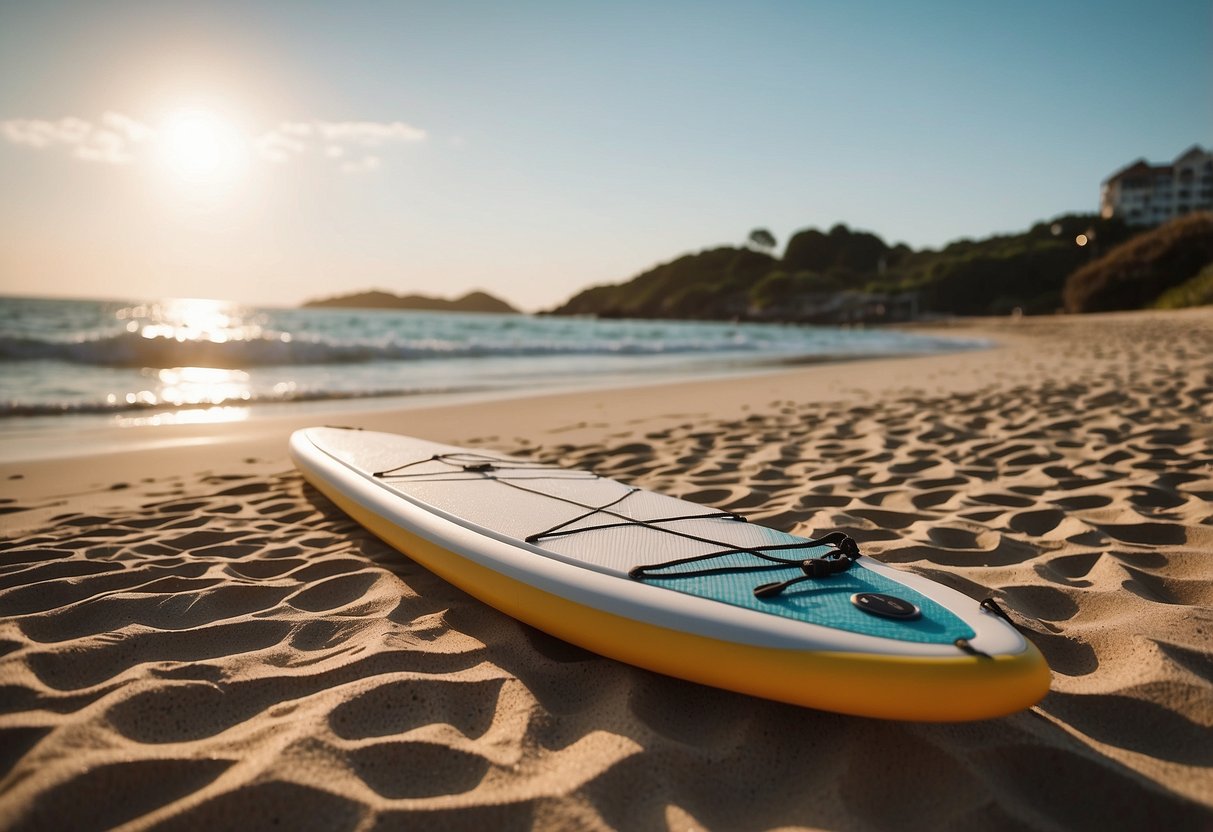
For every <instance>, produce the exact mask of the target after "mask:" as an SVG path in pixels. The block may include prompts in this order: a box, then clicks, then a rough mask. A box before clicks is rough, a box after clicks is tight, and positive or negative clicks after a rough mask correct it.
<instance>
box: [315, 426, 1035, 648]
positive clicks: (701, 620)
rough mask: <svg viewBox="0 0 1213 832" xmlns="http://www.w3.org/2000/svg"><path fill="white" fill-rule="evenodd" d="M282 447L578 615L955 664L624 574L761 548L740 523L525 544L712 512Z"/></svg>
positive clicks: (357, 449)
mask: <svg viewBox="0 0 1213 832" xmlns="http://www.w3.org/2000/svg"><path fill="white" fill-rule="evenodd" d="M291 451H292V455H293V456H294V458H295V460H296V463H297V464H298V465H299V466H300V468H301V469H302V470H304V472H305V473H306V474H308V476H309V478H311V479H313V481H317V480H318V481H319V482H322V483H324V484H325V486H326V487H329V488H333V489H336V490H337V491H338V492H339V493H340V494H342V495H343V496H344V497H346V498H347V499H352V500H355V501H356V502H358V503H359V504H360V505H362V506H363V507H364V508H366V509H368V510H370V511H372V512H373V513H375V514H376V515H378V516H380V517H383V518H385V519H387V520H388V521H389V522H391V523H393V524H396V525H399V526H402V527H404V528H406V529H408V530H409V531H411V532H412V533H414V534H419V535H421V536H423V537H425V538H427V539H429V540H431V541H433V542H434V543H436V544H438V545H439V546H441V547H442V548H444V549H447V550H448V551H452V552H454V553H456V554H458V555H461V556H463V557H466V558H469V559H471V560H473V561H475V562H477V563H479V564H481V565H484V566H487V567H489V568H491V569H493V570H495V571H498V572H500V573H502V574H504V575H506V576H508V577H511V578H514V579H516V580H520V581H523V582H525V583H528V584H531V585H534V586H537V587H539V588H540V589H543V590H545V591H547V592H551V593H553V594H556V595H560V596H562V597H566V598H569V599H570V600H573V601H575V602H577V603H580V604H583V605H587V606H592V607H595V608H598V609H604V610H607V611H609V612H612V613H615V614H617V615H623V616H628V617H632V618H636V619H638V620H641V621H644V622H647V623H651V624H656V625H658V626H662V627H667V628H670V629H677V630H682V631H685V632H692V633H696V634H699V635H704V636H707V637H711V638H717V639H723V640H728V641H733V642H736V643H740V644H753V645H758V646H765V647H780V648H789V649H802V650H816V651H823V650H824V651H846V652H862V653H878V654H884V655H889V656H946V657H955V656H957V655H958V651H957V648H955V647H954V646H952V645H949V644H943V645H940V644H923V643H913V642H903V641H897V640H892V639H885V638H880V637H876V636H869V635H863V634H859V633H852V632H847V631H843V630H837V629H833V628H829V627H823V626H817V625H813V624H809V623H806V622H803V621H796V620H792V619H788V618H783V617H780V616H776V615H771V614H767V613H762V612H758V611H755V610H750V609H744V608H741V607H736V606H732V605H729V604H725V603H722V602H719V601H714V600H711V599H706V598H700V597H696V596H692V595H688V594H685V593H681V592H676V591H672V590H669V589H666V588H663V587H659V586H652V585H648V584H644V583H640V582H637V581H633V580H631V579H629V578H628V577H627V572H628V570H629V569H631V568H633V567H635V566H638V565H642V564H652V563H658V562H664V561H667V560H673V559H676V558H683V557H689V556H692V555H696V554H706V553H708V552H711V551H717V550H719V549H720V544H721V543H723V544H727V545H730V546H735V547H745V546H749V547H754V546H761V545H769V544H770V542H771V534H772V532H771V531H770V530H766V529H764V528H763V527H761V526H756V525H754V524H749V523H739V522H736V521H733V520H728V519H721V518H711V517H704V518H703V519H692V520H681V521H678V522H677V523H676V524H671V525H670V527H671V528H677V529H679V530H681V531H687V532H690V533H692V534H695V535H697V536H702V537H704V538H707V539H709V540H710V541H712V542H711V543H701V542H697V541H693V540H688V539H686V538H684V537H679V536H676V535H670V534H663V533H661V532H658V531H654V530H653V529H650V528H646V527H643V526H636V525H624V526H620V527H617V528H609V529H599V530H595V531H593V532H587V533H581V534H570V535H557V536H549V537H544V538H542V539H541V540H539V541H536V543H535V544H532V543H527V542H526V538H527V537H528V536H531V535H534V534H537V533H540V532H544V531H546V530H550V529H554V528H556V527H557V526H559V527H561V529H562V530H572V529H576V528H585V527H593V526H599V525H602V524H604V523H609V522H615V521H617V520H618V518H614V517H610V516H606V515H603V514H600V513H589V512H588V510H587V509H586V508H584V506H594V507H597V506H605V505H607V504H611V503H615V505H613V506H612V508H611V509H610V510H611V511H612V512H615V513H617V514H619V515H622V516H625V517H629V518H633V519H636V520H652V519H657V518H668V517H679V516H684V515H712V514H719V513H720V511H719V509H715V508H711V507H708V506H702V505H698V504H695V503H690V502H687V501H684V500H680V499H677V498H674V497H669V496H665V495H661V494H656V493H653V492H650V491H638V490H634V489H633V488H632V487H631V486H628V485H625V484H623V483H620V482H617V481H615V480H611V479H607V478H602V477H597V476H595V475H594V474H593V473H591V472H586V471H576V470H570V469H560V468H551V467H547V466H544V467H542V468H539V467H538V466H537V465H536V463H534V462H531V461H529V460H526V459H522V458H511V457H508V456H505V455H502V454H498V453H495V452H491V451H484V450H476V449H468V448H457V447H453V446H448V445H440V444H437V443H432V442H427V441H425V440H421V439H415V438H412V437H407V436H399V435H395V434H383V433H375V432H370V431H359V430H349V429H342V428H309V429H307V430H303V431H299V432H297V433H296V434H295V435H294V436H293V437H292V440H291ZM480 462H491V463H492V464H493V465H494V468H495V470H493V471H492V472H491V476H490V475H488V474H487V473H486V472H477V471H469V470H465V469H464V468H463V466H464V465H469V466H475V465H477V464H479V463H480ZM384 472H390V473H387V474H386V475H384ZM376 474H380V476H375V475H376ZM502 480H506V481H502ZM532 490H534V491H539V492H542V493H540V494H536V493H532ZM625 495H626V496H625ZM621 498H622V499H621ZM616 501H619V502H616ZM810 554H811V553H810ZM861 562H862V564H863V565H864V566H865V567H866V568H868V569H871V570H873V571H874V572H878V573H880V574H881V575H884V576H886V577H888V578H890V579H892V580H894V581H897V582H899V583H901V584H903V585H905V586H907V587H910V588H912V589H914V590H916V591H918V592H920V593H922V594H923V595H925V596H927V597H929V598H931V599H932V600H934V601H936V602H938V603H940V604H942V605H943V606H945V607H947V608H948V609H949V610H951V611H952V612H953V613H955V614H956V615H957V616H959V617H960V618H961V619H962V620H964V621H965V622H966V623H967V624H968V625H969V626H970V627H971V628H972V629H973V631H974V632H975V633H976V636H975V638H973V639H971V640H970V643H971V645H972V646H973V648H975V649H977V650H980V651H982V652H984V653H988V654H990V655H995V656H996V655H1018V654H1020V653H1022V652H1023V651H1024V650H1025V649H1027V643H1026V641H1025V640H1024V639H1023V637H1022V636H1021V635H1020V634H1019V633H1018V632H1017V631H1016V630H1015V629H1014V628H1012V627H1010V626H1009V625H1007V624H1006V622H1004V621H1002V620H1000V619H999V618H998V617H997V616H995V615H992V614H990V613H988V612H986V611H984V610H982V609H981V608H980V607H979V605H978V604H977V602H976V601H975V600H973V599H971V598H969V597H967V596H965V595H963V594H961V593H959V592H956V591H954V590H952V589H949V588H947V587H944V586H942V585H940V584H937V583H935V582H933V581H930V580H928V579H926V578H923V577H921V576H918V575H914V574H913V573H910V572H906V571H903V570H897V569H892V568H890V567H887V566H884V565H883V564H881V563H879V562H878V561H875V560H873V559H871V558H866V557H865V558H862V559H861Z"/></svg>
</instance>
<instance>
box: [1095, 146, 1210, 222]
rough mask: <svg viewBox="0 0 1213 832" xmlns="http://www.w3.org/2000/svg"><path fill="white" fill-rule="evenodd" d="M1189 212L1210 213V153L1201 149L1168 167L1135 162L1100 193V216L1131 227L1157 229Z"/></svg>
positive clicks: (1188, 152) (1186, 153)
mask: <svg viewBox="0 0 1213 832" xmlns="http://www.w3.org/2000/svg"><path fill="white" fill-rule="evenodd" d="M1192 211H1213V153H1210V152H1208V151H1206V150H1205V149H1204V148H1202V147H1201V146H1200V145H1192V147H1190V148H1189V149H1188V150H1186V151H1184V152H1183V153H1182V154H1180V156H1179V157H1178V158H1177V159H1176V160H1175V161H1174V162H1172V163H1171V164H1169V165H1151V164H1150V163H1149V162H1147V161H1146V160H1145V159H1138V160H1137V161H1136V162H1134V163H1133V164H1131V165H1129V166H1128V167H1126V168H1124V169H1122V170H1120V171H1117V172H1116V173H1114V174H1112V175H1111V176H1109V177H1108V178H1107V179H1105V180H1104V183H1103V187H1102V188H1101V189H1100V194H1099V213H1100V214H1101V215H1102V216H1104V217H1123V218H1124V220H1125V222H1127V223H1129V224H1130V225H1158V224H1159V223H1163V222H1166V221H1167V220H1171V219H1175V218H1176V217H1182V216H1183V215H1184V214H1188V213H1191V212H1192Z"/></svg>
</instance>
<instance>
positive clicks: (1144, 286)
mask: <svg viewBox="0 0 1213 832" xmlns="http://www.w3.org/2000/svg"><path fill="white" fill-rule="evenodd" d="M1210 263H1213V214H1210V213H1200V214H1191V215H1189V216H1186V217H1181V218H1179V219H1177V220H1174V221H1172V222H1169V223H1167V224H1166V225H1162V226H1159V227H1158V228H1155V229H1153V230H1151V231H1147V232H1145V233H1144V234H1140V235H1138V236H1137V237H1134V238H1133V239H1132V240H1130V241H1129V242H1127V243H1125V244H1124V245H1122V246H1119V247H1117V248H1115V249H1113V250H1112V251H1109V252H1108V253H1107V254H1106V255H1104V256H1103V257H1101V258H1099V259H1098V260H1095V261H1093V262H1091V263H1088V264H1087V265H1085V266H1083V267H1082V268H1081V269H1079V270H1078V271H1076V272H1075V273H1074V274H1073V275H1071V276H1070V279H1069V280H1068V281H1067V282H1066V287H1065V304H1066V311H1068V312H1109V311H1113V310H1119V309H1141V308H1142V307H1145V306H1149V305H1151V304H1155V302H1156V301H1160V300H1161V298H1162V296H1164V293H1166V292H1167V291H1168V290H1170V289H1180V287H1182V286H1184V285H1185V284H1186V283H1188V282H1189V281H1192V280H1193V279H1195V278H1196V277H1197V276H1198V275H1199V274H1200V273H1201V270H1202V269H1204V268H1205V267H1206V266H1208V265H1209V264H1210ZM1207 284H1208V281H1206V282H1205V284H1204V285H1205V293H1204V294H1203V296H1204V297H1208V294H1207ZM1201 296H1202V290H1201V284H1199V283H1197V284H1194V285H1193V286H1192V287H1190V288H1189V291H1187V292H1185V291H1182V290H1181V291H1178V292H1176V293H1175V294H1174V295H1167V297H1168V298H1169V300H1168V301H1166V302H1167V303H1169V304H1180V305H1195V304H1196V303H1200V302H1201V301H1199V300H1197V298H1199V297H1201ZM1206 302H1207V301H1206Z"/></svg>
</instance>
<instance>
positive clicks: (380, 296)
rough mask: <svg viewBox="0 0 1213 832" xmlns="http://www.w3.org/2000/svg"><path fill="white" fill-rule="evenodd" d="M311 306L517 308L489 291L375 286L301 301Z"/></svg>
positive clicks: (448, 309)
mask: <svg viewBox="0 0 1213 832" xmlns="http://www.w3.org/2000/svg"><path fill="white" fill-rule="evenodd" d="M303 305H304V307H306V308H310V309H420V310H424V311H427V312H496V313H503V314H509V313H517V312H518V310H517V309H515V308H514V307H513V306H510V305H509V304H508V303H506V302H505V301H503V300H502V299H501V298H497V297H493V296H492V295H490V294H489V293H488V292H468V293H467V294H466V295H464V296H463V297H460V298H456V299H455V300H446V299H445V298H432V297H429V296H427V295H393V294H392V293H391V292H384V291H380V290H377V289H374V290H370V291H366V292H352V293H350V294H348V295H334V296H333V297H331V298H317V299H315V300H309V301H305V302H304V304H303Z"/></svg>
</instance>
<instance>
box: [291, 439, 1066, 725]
mask: <svg viewBox="0 0 1213 832" xmlns="http://www.w3.org/2000/svg"><path fill="white" fill-rule="evenodd" d="M290 450H291V456H292V459H293V460H294V462H295V465H296V466H297V467H298V468H299V470H300V471H301V472H302V474H303V476H304V477H305V478H306V479H307V481H308V482H309V483H311V484H312V485H313V486H314V487H315V488H316V489H317V490H319V491H320V492H321V493H322V494H324V495H325V496H326V497H328V498H329V499H330V500H332V501H333V502H334V503H335V504H336V505H337V506H339V507H340V508H341V509H342V510H343V511H345V512H346V513H347V514H349V515H350V516H351V517H353V518H354V519H355V520H357V521H358V522H359V523H360V524H362V525H363V526H364V527H366V528H367V529H368V530H370V531H371V532H373V533H374V534H375V535H377V536H378V537H380V538H382V539H383V540H384V541H386V542H387V543H388V544H390V545H391V546H393V547H395V548H396V549H398V550H399V551H401V552H402V553H404V554H405V555H407V556H408V557H410V558H412V559H413V560H415V561H417V562H418V563H420V564H421V565H423V566H425V567H426V568H427V569H429V570H430V571H432V572H434V573H436V574H437V575H439V576H441V577H442V578H444V579H446V580H448V581H450V582H451V583H452V584H454V585H456V586H458V587H459V588H461V589H463V590H464V591H466V592H467V593H469V594H470V595H472V596H474V597H476V598H478V599H480V600H481V601H483V602H485V603H487V604H490V605H491V606H493V607H496V608H497V609H499V610H501V611H502V612H504V613H506V614H508V615H510V616H513V617H514V618H517V619H519V620H520V621H523V622H525V623H527V624H530V625H532V626H534V627H536V628H538V629H540V630H543V631H545V632H547V633H550V634H551V635H553V636H556V637H558V638H561V639H564V640H566V641H569V642H572V643H573V644H577V645H580V646H581V647H584V648H586V649H588V650H591V651H593V652H596V653H599V654H601V655H603V656H608V657H610V658H613V659H617V660H619V661H623V662H627V663H630V664H633V665H637V666H639V667H643V668H647V669H649V670H653V671H656V672H659V673H664V674H668V675H670V676H675V677H679V678H682V679H687V680H690V681H692V682H698V683H701V684H706V685H712V686H715V687H719V688H724V689H727V690H732V691H737V692H740V693H746V694H751V695H754V696H760V697H764V698H767V699H774V700H778V701H781V702H789V703H792V704H796V705H802V706H807V707H811V708H817V709H822V710H828V711H836V712H840V713H846V714H856V715H861V716H871V717H882V718H888V719H902V720H921V721H962V720H973V719H984V718H989V717H996V716H1001V715H1004V714H1008V713H1012V712H1015V711H1018V710H1021V709H1024V708H1027V707H1030V706H1031V705H1033V704H1034V703H1036V702H1037V701H1038V700H1039V699H1040V698H1041V697H1043V696H1044V695H1045V693H1046V692H1047V691H1048V688H1049V680H1050V677H1049V670H1048V666H1047V665H1046V663H1045V661H1044V659H1043V657H1042V656H1041V655H1040V652H1039V651H1038V650H1037V649H1036V647H1035V646H1034V645H1033V644H1032V643H1031V642H1030V641H1028V640H1027V639H1025V638H1024V637H1023V636H1022V635H1021V633H1020V632H1019V631H1018V630H1017V629H1016V628H1015V627H1014V626H1012V624H1011V622H1010V620H1009V619H1008V618H1006V616H1005V614H1004V613H1002V611H1001V609H1000V608H999V607H998V606H997V605H996V604H993V603H991V602H984V603H983V602H979V601H978V600H975V599H972V598H969V597H967V596H966V595H964V594H962V593H959V592H957V591H955V590H953V589H950V588H948V587H945V586H943V585H941V584H938V583H936V582H934V581H931V580H929V579H927V578H924V577H923V576H921V575H916V574H914V573H911V572H907V571H904V570H899V569H894V568H892V567H889V566H886V565H885V564H882V563H880V562H879V561H877V560H875V559H873V558H870V557H867V556H864V555H863V554H861V552H860V551H859V547H858V546H857V545H856V543H855V542H854V541H853V540H852V539H851V538H849V537H847V536H846V535H843V534H840V533H834V534H828V535H824V536H822V537H820V538H817V539H808V538H803V537H797V536H795V535H791V534H787V533H785V532H781V531H778V530H776V529H770V528H766V527H763V526H761V525H758V524H756V523H749V522H746V520H745V518H744V517H741V516H740V515H738V514H735V513H733V512H729V511H722V510H720V509H716V508H712V507H710V506H704V505H700V504H697V503H692V502H688V501H685V500H680V499H677V498H675V497H671V496H668V495H662V494H658V493H655V492H652V491H647V490H644V489H641V488H637V487H635V486H631V485H628V484H626V483H623V482H619V481H617V480H613V479H609V478H606V477H602V476H598V475H596V474H594V473H593V472H591V471H580V470H576V469H568V468H561V467H557V466H551V465H545V464H540V463H537V462H534V461H531V460H528V459H525V458H522V457H511V456H508V455H505V454H499V453H494V452H491V451H485V450H479V449H470V448H459V447H454V446H450V445H442V444H437V443H434V442H428V441H426V440H424V439H416V438H413V437H409V436H400V435H395V434H387V433H377V432H372V431H364V430H359V429H356V428H334V427H316V428H307V429H304V430H300V431H297V432H295V433H294V434H293V435H292V437H291V440H290Z"/></svg>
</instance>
